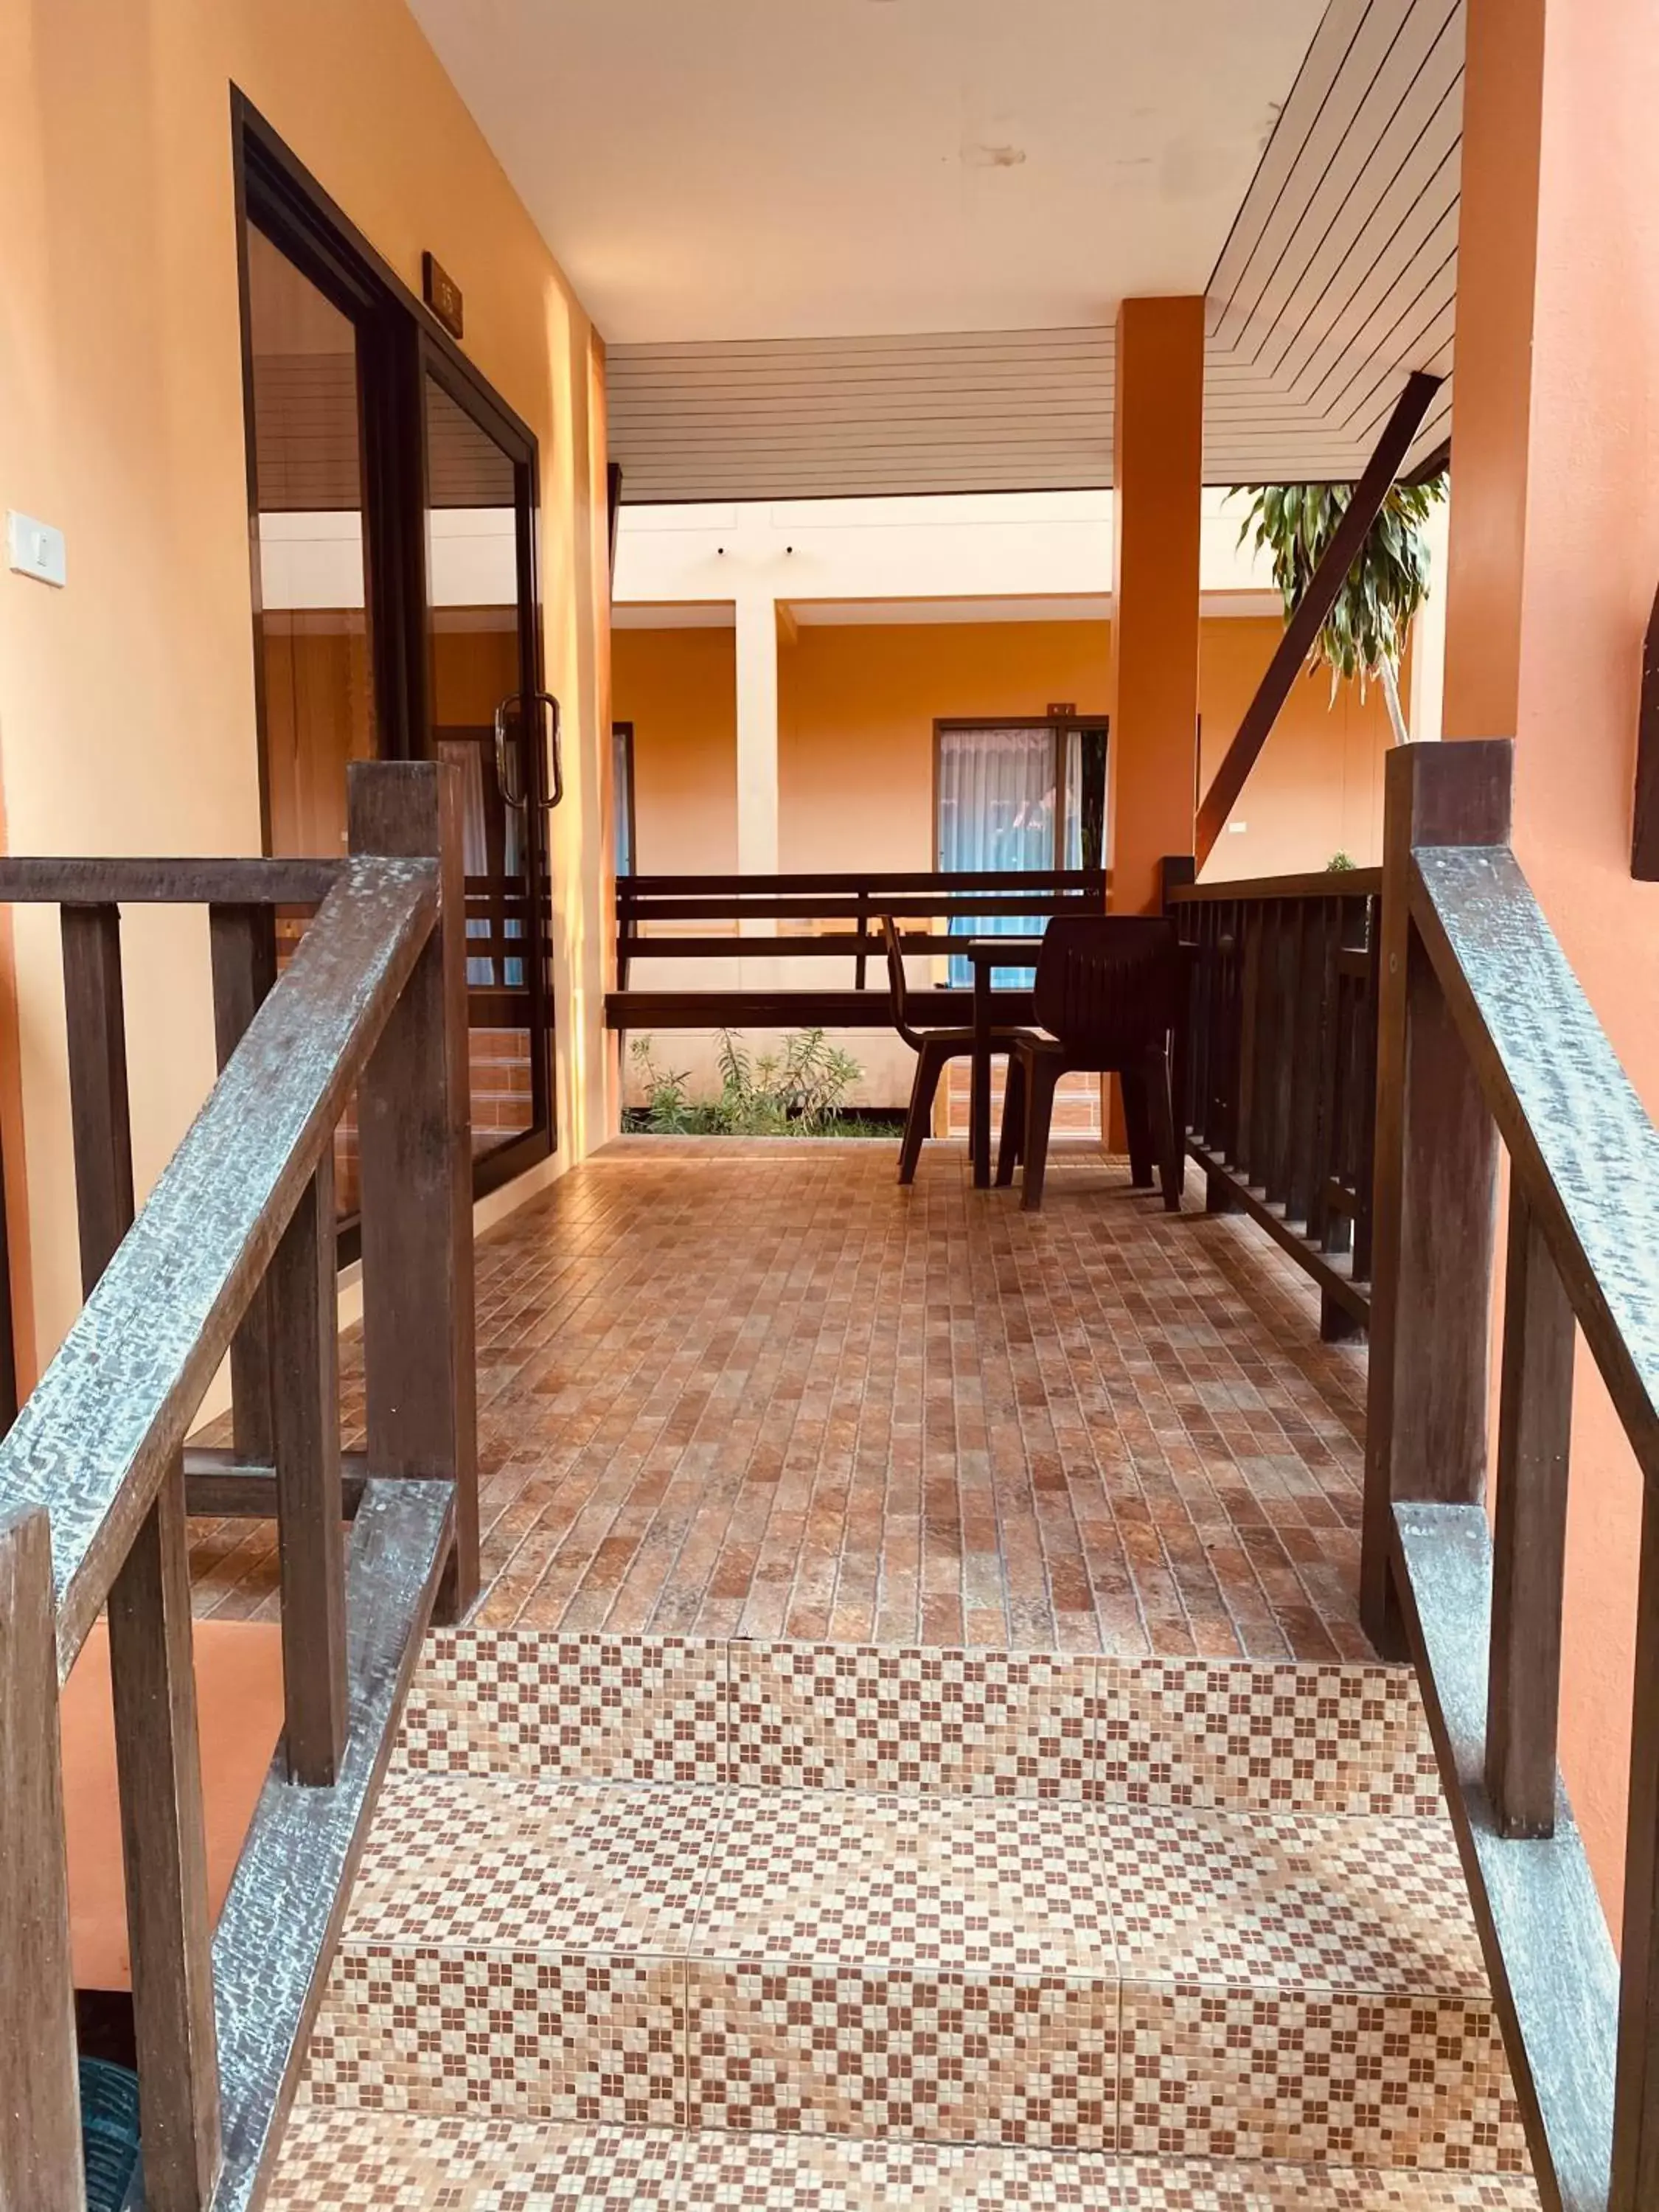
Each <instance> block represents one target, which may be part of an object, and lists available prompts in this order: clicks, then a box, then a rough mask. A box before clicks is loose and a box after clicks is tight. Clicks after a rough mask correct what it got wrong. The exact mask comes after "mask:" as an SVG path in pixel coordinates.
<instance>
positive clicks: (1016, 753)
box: [939, 726, 1054, 989]
mask: <svg viewBox="0 0 1659 2212" xmlns="http://www.w3.org/2000/svg"><path fill="white" fill-rule="evenodd" d="M939 866H940V867H941V868H942V869H943V870H944V871H945V873H946V874H950V873H951V872H953V871H956V870H959V869H1011V868H1015V869H1020V870H1026V869H1037V868H1052V867H1053V866H1054V732H1053V731H1052V730H1048V729H1041V730H1018V729H999V728H996V727H994V726H987V727H985V728H983V729H973V730H945V731H942V732H940V735H939ZM1041 934H1042V920H1041V918H1040V917H1035V916H1024V915H992V916H987V918H986V919H985V920H983V921H962V920H957V921H953V922H952V923H951V936H953V937H1032V936H1040V935H1041ZM972 980H973V970H972V969H971V968H970V967H969V963H968V962H967V961H966V959H964V958H963V957H962V956H961V955H960V954H953V955H952V957H951V982H952V983H953V984H966V983H969V982H971V981H972ZM993 980H994V981H995V982H997V983H999V984H1006V985H1008V986H1009V987H1012V988H1015V989H1018V987H1020V986H1021V985H1022V984H1023V983H1024V982H1025V981H1027V980H1028V979H1027V976H1026V975H1025V972H1024V970H1021V969H997V971H996V973H995V975H994V979H993Z"/></svg>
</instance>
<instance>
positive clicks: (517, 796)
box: [495, 691, 564, 813]
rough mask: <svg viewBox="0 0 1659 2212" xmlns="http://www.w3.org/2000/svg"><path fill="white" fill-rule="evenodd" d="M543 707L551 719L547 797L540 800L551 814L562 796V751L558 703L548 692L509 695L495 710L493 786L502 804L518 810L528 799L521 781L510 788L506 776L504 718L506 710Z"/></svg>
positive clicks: (507, 749) (509, 777) (506, 755)
mask: <svg viewBox="0 0 1659 2212" xmlns="http://www.w3.org/2000/svg"><path fill="white" fill-rule="evenodd" d="M526 706H532V707H545V708H547V709H548V710H549V712H550V714H551V716H552V723H551V726H550V733H549V742H548V753H547V783H548V795H547V797H546V798H545V799H544V800H543V801H542V805H543V807H544V810H545V811H547V812H549V813H551V812H552V811H553V809H554V808H555V807H556V805H558V804H559V802H560V800H561V799H562V798H563V797H564V748H563V745H562V742H561V738H560V732H559V702H558V701H557V700H556V698H555V697H554V696H553V694H552V693H551V692H550V691H528V692H518V691H513V692H509V693H508V694H507V697H506V698H505V699H503V700H502V701H501V704H500V705H499V706H498V707H497V708H496V709H495V784H496V787H497V789H498V790H499V791H500V793H501V801H502V804H503V805H507V806H510V807H512V808H513V811H514V812H515V813H516V812H519V811H521V810H522V809H523V807H524V805H525V804H526V799H527V798H528V796H529V794H528V793H527V792H526V789H525V786H524V783H523V781H522V780H520V781H519V782H518V784H517V787H516V788H515V787H514V780H513V777H512V776H511V775H509V774H508V771H507V760H508V754H509V747H508V745H507V709H508V708H510V707H526Z"/></svg>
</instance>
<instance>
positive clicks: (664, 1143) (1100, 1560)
mask: <svg viewBox="0 0 1659 2212" xmlns="http://www.w3.org/2000/svg"><path fill="white" fill-rule="evenodd" d="M1196 1196H1197V1186H1196V1181H1195V1179H1194V1182H1192V1185H1191V1187H1190V1189H1189V1198H1188V1207H1189V1210H1188V1212H1185V1213H1183V1214H1182V1215H1181V1216H1179V1217H1170V1216H1166V1215H1165V1214H1164V1213H1163V1212H1162V1211H1161V1210H1160V1209H1159V1208H1158V1205H1157V1203H1156V1201H1154V1200H1151V1199H1149V1198H1148V1197H1146V1196H1145V1195H1143V1194H1137V1193H1133V1192H1131V1191H1130V1190H1129V1188H1128V1187H1127V1182H1126V1179H1125V1170H1124V1169H1123V1167H1122V1166H1121V1164H1118V1163H1115V1162H1109V1161H1107V1160H1104V1159H1103V1158H1100V1157H1099V1156H1097V1155H1095V1154H1093V1153H1085V1154H1081V1155H1077V1154H1074V1155H1073V1158H1072V1159H1071V1160H1070V1161H1067V1160H1066V1158H1065V1157H1064V1155H1062V1156H1061V1160H1060V1164H1058V1165H1057V1166H1056V1167H1055V1168H1054V1170H1051V1175H1050V1182H1049V1197H1048V1205H1047V1207H1046V1209H1045V1211H1044V1212H1043V1213H1042V1214H1041V1215H1038V1216H1026V1215H1024V1214H1022V1213H1021V1212H1019V1211H1018V1204H1017V1202H1016V1200H1015V1198H1014V1196H1013V1194H1011V1193H995V1192H994V1193H988V1194H978V1195H977V1196H976V1195H975V1194H974V1193H973V1192H972V1191H971V1190H970V1189H969V1185H968V1180H967V1168H966V1160H965V1157H964V1155H963V1152H962V1150H961V1149H960V1148H959V1147H956V1146H942V1145H936V1146H930V1147H929V1149H928V1152H927V1157H926V1158H925V1160H924V1164H923V1167H922V1171H921V1176H920V1178H919V1180H918V1182H917V1183H916V1185H915V1188H914V1190H913V1191H910V1192H908V1193H907V1192H903V1191H901V1190H899V1189H898V1188H896V1185H895V1183H894V1181H893V1164H892V1152H891V1148H890V1146H886V1145H884V1144H872V1143H827V1142H806V1141H788V1140H785V1141H781V1142H772V1143H769V1144H738V1143H734V1142H732V1140H728V1139H701V1140H699V1139H680V1140H663V1139H622V1140H620V1141H618V1142H617V1143H615V1144H612V1145H611V1146H608V1147H607V1148H606V1149H605V1151H603V1152H600V1153H599V1154H598V1155H596V1156H595V1157H594V1158H592V1159H591V1160H589V1161H588V1162H587V1163H586V1164H585V1165H583V1166H581V1167H580V1168H578V1169H576V1170H574V1172H573V1173H572V1174H570V1175H569V1176H566V1177H565V1178H564V1179H563V1180H562V1182H559V1183H557V1184H556V1185H555V1186H554V1187H553V1188H551V1189H550V1190H549V1191H548V1192H546V1193H545V1194H543V1195H542V1196H541V1197H539V1198H538V1199H537V1200H533V1201H532V1203H530V1204H529V1205H527V1206H525V1207H523V1208H522V1209H521V1210H520V1212H517V1213H515V1214H514V1215H513V1217H512V1218H511V1219H510V1220H509V1221H507V1222H506V1223H505V1224H503V1225H501V1227H499V1228H498V1229H496V1230H495V1231H493V1232H491V1233H490V1234H489V1235H488V1236H487V1237H484V1238H483V1240H482V1241H481V1243H480V1245H479V1248H478V1394H479V1424H480V1447H481V1454H482V1463H483V1471H484V1480H483V1498H482V1504H483V1524H484V1542H483V1568H484V1577H485V1582H486V1590H485V1595H484V1599H483V1607H482V1612H481V1615H480V1618H481V1620H483V1622H484V1623H486V1624H490V1625H495V1626H507V1625H511V1624H518V1625H520V1626H526V1627H533V1628H538V1629H564V1630H566V1631H571V1632H575V1631H585V1632H591V1631H595V1630H606V1631H609V1632H615V1633H648V1634H653V1635H695V1636H703V1637H718V1638H761V1639H779V1638H781V1639H787V1640H796V1639H799V1640H807V1641H817V1640H829V1641H833V1642H837V1643H851V1644H859V1643H878V1644H928V1645H941V1644H943V1645H957V1644H967V1645H971V1646H990V1647H1006V1648H1010V1649H1013V1650H1074V1651H1092V1650H1106V1651H1109V1652H1114V1653H1120V1654H1123V1655H1135V1654H1143V1653H1152V1654H1154V1655H1166V1654H1168V1655H1176V1654H1182V1653H1197V1654H1200V1655H1214V1656H1234V1655H1237V1654H1240V1653H1243V1654H1248V1655H1250V1656H1294V1657H1297V1658H1300V1659H1325V1658H1331V1657H1335V1656H1343V1657H1358V1656H1364V1655H1365V1654H1366V1653H1367V1652H1368V1650H1369V1646H1368V1644H1366V1642H1365V1639H1364V1635H1363V1633H1362V1632H1361V1630H1360V1628H1359V1626H1358V1614H1357V1610H1356V1602H1355V1585H1356V1572H1357V1560H1358V1516H1359V1484H1360V1462H1361V1442H1360V1439H1361V1433H1362V1417H1363V1401H1364V1354H1363V1352H1355V1351H1353V1350H1352V1349H1351V1348H1345V1347H1342V1346H1327V1345H1322V1344H1321V1342H1320V1341H1319V1338H1318V1334H1317V1310H1316V1301H1315V1299H1314V1297H1313V1296H1312V1294H1311V1292H1310V1290H1309V1289H1307V1288H1306V1287H1305V1285H1304V1279H1303V1278H1302V1277H1301V1276H1300V1275H1299V1274H1298V1273H1297V1271H1296V1270H1295V1269H1294V1268H1292V1267H1291V1265H1290V1264H1289V1262H1288V1261H1285V1259H1284V1258H1283V1257H1282V1255H1280V1254H1279V1252H1278V1250H1277V1249H1276V1248H1275V1247H1273V1245H1272V1244H1271V1243H1269V1242H1268V1241H1267V1238H1266V1237H1263V1236H1261V1234H1260V1233H1259V1232H1258V1231H1255V1229H1253V1228H1252V1227H1251V1226H1250V1225H1249V1224H1248V1223H1246V1222H1244V1221H1243V1220H1241V1219H1239V1218H1236V1217H1206V1215H1204V1214H1203V1213H1202V1212H1200V1211H1198V1210H1196ZM354 1364H355V1347H354V1346H348V1347H347V1365H348V1370H349V1369H350V1368H351V1367H352V1366H353V1365H354ZM196 1535H197V1542H196V1547H195V1557H196V1576H197V1609H198V1611H200V1612H206V1613H229V1614H246V1613H256V1612H262V1611H263V1612H265V1613H272V1614H274V1607H275V1597H274V1545H275V1530H274V1528H273V1527H271V1526H270V1524H268V1523H249V1522H240V1523H226V1524H198V1525H197V1531H196Z"/></svg>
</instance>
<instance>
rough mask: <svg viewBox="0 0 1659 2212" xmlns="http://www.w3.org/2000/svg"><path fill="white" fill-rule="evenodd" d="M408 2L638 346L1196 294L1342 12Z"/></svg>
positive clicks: (909, 1) (1079, 309)
mask: <svg viewBox="0 0 1659 2212" xmlns="http://www.w3.org/2000/svg"><path fill="white" fill-rule="evenodd" d="M410 4H411V6H412V8H413V9H414V13H415V15H416V18H417V19H418V20H419V21H420V23H421V25H422V27H423V29H424V30H425V32H426V33H427V36H428V39H430V40H431V42H432V44H433V46H435V48H436V50H437V52H438V54H439V57H440V58H441V60H442V62H443V64H444V65H445V67H446V68H447V70H448V72H449V74H450V76H452V77H453V80H454V82H455V83H456V84H457V85H458V86H459V88H460V91H461V94H462V96H463V97H464V98H465V100H466V102H467V105H468V106H469V107H470V108H471V111H472V112H473V114H474V115H475V116H476V118H477V120H478V122H479V124H480V125H482V127H483V131H485V133H486V135H487V136H488V137H489V141H490V143H491V144H492V145H493V146H494V147H495V151H496V153H497V154H498V155H499V156H500V157H501V161H502V163H503V165H504V167H506V169H507V174H508V175H509V177H511V179H512V180H513V184H514V185H515V186H516V188H517V190H518V191H519V193H520V197H522V198H523V199H524V201H525V203H526V205H527V206H528V208H529V209H530V211H531V213H532V216H534V217H535V219H536V221H537V222H538V224H539V226H540V228H541V230H542V233H543V234H544V237H545V238H546V240H547V241H548V243H549V245H550V246H551V247H552V249H553V251H554V252H555V254H556V256H557V258H558V259H559V261H560V263H561V264H562V267H563V268H564V270H565V272H566V274H567V275H568V276H569V278H570V280H571V282H572V283H574V286H575V288H576V290H577V292H578V293H579V294H580V297H581V300H582V301H583V304H584V305H585V306H586V308H587V310H588V312H589V313H590V314H591V315H592V317H593V319H594V320H595V322H596V323H597V324H598V325H599V329H600V331H602V332H603V333H604V335H605V338H606V339H607V341H608V342H609V343H611V344H613V345H615V344H622V343H644V342H652V341H663V340H680V341H684V340H687V339H696V338H780V337H840V336H845V335H848V334H850V333H871V332H879V333H883V334H890V333H894V332H908V331H998V330H1016V329H1049V328H1054V327H1059V326H1063V325H1078V324H1087V323H1097V322H1101V321H1109V319H1110V318H1111V315H1112V313H1113V311H1114V309H1115V306H1116V303H1117V301H1119V300H1120V299H1121V298H1124V297H1126V296H1128V295H1138V294H1144V293H1160V292H1193V291H1198V290H1201V289H1202V288H1203V286H1204V283H1205V281H1206V278H1207V277H1208V276H1209V274H1210V271H1211V270H1212V267H1213V266H1214V264H1215V259H1216V256H1217V254H1218V252H1220V250H1221V246H1222V244H1223V242H1224V240H1225V238H1226V236H1227V232H1228V228H1229V227H1230V225H1231V222H1232V220H1233V216H1234V215H1235V213H1236V212H1237V208H1238V204H1239V202H1240V200H1241V199H1242V198H1243V195H1244V191H1245V188H1246V186H1247V185H1249V180H1250V178H1251V176H1252V174H1253V173H1254V172H1255V167H1256V163H1257V161H1258V160H1259V159H1260V157H1261V151H1262V149H1263V147H1264V146H1265V145H1266V144H1267V140H1268V137H1269V136H1270V135H1271V133H1272V131H1273V122H1274V118H1275V117H1276V115H1277V113H1278V112H1279V107H1280V106H1282V104H1283V102H1284V100H1285V96H1286V94H1288V93H1289V91H1290V88H1291V82H1292V80H1293V79H1294V77H1295V76H1296V72H1297V64H1299V63H1300V61H1301V59H1302V57H1303V55H1304V52H1306V50H1307V47H1308V44H1309V41H1310V39H1311V38H1312V36H1313V33H1314V29H1315V27H1316V24H1317V23H1318V21H1319V19H1320V15H1321V13H1322V5H1323V0H1246V4H1243V5H1241V4H1240V0H410ZM458 273H459V276H460V280H461V282H462V283H465V271H464V270H463V271H459V272H458Z"/></svg>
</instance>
